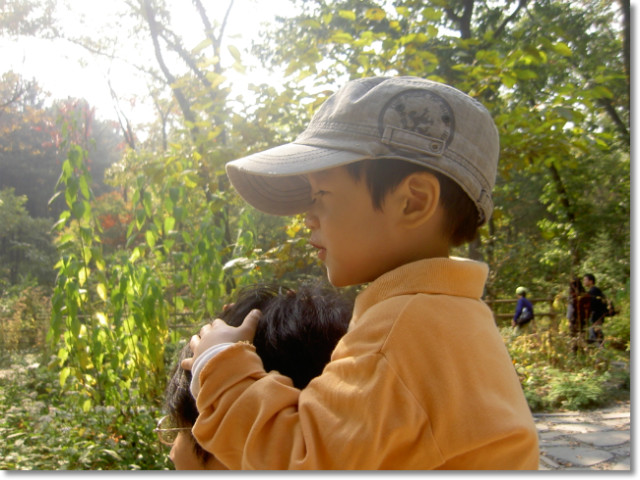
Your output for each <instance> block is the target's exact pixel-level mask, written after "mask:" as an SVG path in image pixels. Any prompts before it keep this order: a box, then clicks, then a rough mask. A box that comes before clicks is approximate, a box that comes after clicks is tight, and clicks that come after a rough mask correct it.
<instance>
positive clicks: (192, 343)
mask: <svg viewBox="0 0 640 480" xmlns="http://www.w3.org/2000/svg"><path fill="white" fill-rule="evenodd" d="M200 332H202V330H200ZM199 343H200V335H194V336H192V337H191V340H189V348H190V349H191V351H192V352H195V351H196V347H197V346H198V344H199Z"/></svg>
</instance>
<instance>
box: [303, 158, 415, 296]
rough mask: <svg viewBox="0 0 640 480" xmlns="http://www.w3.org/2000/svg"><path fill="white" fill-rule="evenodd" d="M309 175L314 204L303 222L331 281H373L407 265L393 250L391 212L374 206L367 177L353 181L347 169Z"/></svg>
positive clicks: (353, 282)
mask: <svg viewBox="0 0 640 480" xmlns="http://www.w3.org/2000/svg"><path fill="white" fill-rule="evenodd" d="M307 177H308V179H309V182H310V184H311V194H312V198H313V202H314V203H313V205H312V206H311V208H310V209H309V210H308V211H307V215H306V222H305V223H306V225H307V227H308V228H309V229H310V230H311V239H310V243H311V244H312V245H313V246H314V247H315V248H317V249H318V257H319V258H320V260H322V261H323V262H324V263H325V265H326V267H327V275H328V277H329V281H330V282H331V283H332V284H333V285H335V286H337V287H342V286H346V285H357V284H360V283H366V282H370V281H373V280H375V279H376V278H378V277H379V276H380V275H382V274H383V273H385V272H388V271H389V270H392V269H393V268H396V267H398V266H400V265H402V264H403V263H405V260H404V259H402V258H401V254H402V252H399V251H398V249H397V248H395V247H397V245H396V242H395V241H394V234H397V225H396V224H395V223H394V221H393V216H392V215H390V214H389V213H388V212H387V209H386V208H383V210H376V209H375V208H374V207H373V203H372V200H371V196H370V194H369V190H368V188H367V185H366V183H365V182H364V180H360V181H356V180H354V179H353V178H352V177H351V176H350V175H349V173H348V172H347V170H346V169H345V168H344V167H337V168H333V169H330V170H325V171H322V172H317V173H311V174H308V175H307ZM384 206H385V205H383V207H384Z"/></svg>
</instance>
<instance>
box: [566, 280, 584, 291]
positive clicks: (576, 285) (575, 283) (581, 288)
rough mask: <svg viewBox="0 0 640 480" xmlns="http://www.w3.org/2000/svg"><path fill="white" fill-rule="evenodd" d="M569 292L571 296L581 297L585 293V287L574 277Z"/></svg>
mask: <svg viewBox="0 0 640 480" xmlns="http://www.w3.org/2000/svg"><path fill="white" fill-rule="evenodd" d="M569 291H570V293H571V295H579V294H581V293H584V291H585V290H584V286H583V285H582V282H581V281H580V279H579V278H577V277H574V278H573V280H571V282H570V283H569Z"/></svg>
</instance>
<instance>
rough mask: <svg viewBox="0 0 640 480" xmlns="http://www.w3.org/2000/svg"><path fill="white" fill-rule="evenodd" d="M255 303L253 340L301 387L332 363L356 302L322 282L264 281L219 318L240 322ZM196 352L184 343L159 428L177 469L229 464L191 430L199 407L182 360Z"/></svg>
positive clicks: (274, 368)
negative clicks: (270, 283) (284, 283)
mask: <svg viewBox="0 0 640 480" xmlns="http://www.w3.org/2000/svg"><path fill="white" fill-rule="evenodd" d="M256 308H257V309H260V310H261V311H262V317H261V319H260V322H259V323H258V327H257V330H256V336H255V338H254V341H253V344H254V346H255V350H256V352H257V354H258V355H259V356H260V358H261V359H262V363H263V365H264V368H265V370H266V371H271V372H273V374H274V375H275V374H276V372H279V374H281V375H285V376H287V377H289V378H290V379H291V380H290V381H289V380H287V379H283V383H284V384H285V385H286V384H287V383H289V384H291V385H292V386H293V387H295V388H298V389H301V388H304V387H306V386H307V384H308V383H309V382H310V381H311V379H313V378H314V377H316V376H318V375H320V373H322V369H323V368H324V366H325V365H326V364H327V362H329V359H330V357H331V352H332V351H333V349H334V348H335V346H336V343H337V342H338V340H339V339H340V338H341V337H342V336H343V335H344V334H345V333H346V331H347V327H348V324H349V320H350V318H351V312H352V308H353V305H352V303H351V302H349V301H347V300H346V299H344V298H343V297H342V296H340V295H338V294H337V293H336V292H335V291H333V290H332V289H329V288H323V287H321V286H319V285H310V284H305V285H302V286H300V287H299V288H298V289H296V290H289V289H286V288H281V287H276V286H264V285H260V286H253V287H249V288H246V289H244V290H242V291H241V292H240V293H239V295H238V297H237V299H236V301H235V303H234V304H233V305H231V306H230V307H229V308H227V309H226V310H224V311H223V312H222V313H221V315H220V318H222V319H223V320H225V321H226V322H227V323H228V324H229V325H233V326H238V325H240V324H241V323H242V320H243V319H244V318H245V316H246V315H247V314H248V313H249V312H250V311H251V310H253V309H256ZM192 355H193V353H192V352H191V349H190V348H189V346H188V345H185V347H184V348H183V349H182V351H181V352H180V358H179V359H178V363H177V365H176V366H175V368H174V369H173V372H172V374H171V378H170V380H169V383H168V385H167V390H166V395H165V405H166V409H167V411H168V412H169V414H168V415H167V416H166V417H163V419H162V421H161V423H160V425H159V426H158V429H156V430H157V431H158V436H159V437H160V439H161V441H162V442H163V443H165V444H168V445H171V447H172V448H171V452H170V458H171V460H172V461H173V463H174V465H175V467H176V469H178V470H193V469H207V470H215V469H226V467H225V466H224V465H223V464H222V463H221V462H220V461H219V460H217V459H216V458H215V457H214V456H213V455H212V454H210V453H209V452H207V451H206V450H204V449H203V448H202V447H201V446H200V445H198V443H197V442H196V441H195V439H194V438H193V436H192V434H191V428H192V427H193V424H194V423H195V421H196V419H197V417H198V410H197V408H196V402H195V399H194V398H193V396H192V394H191V392H190V391H189V386H190V383H191V372H190V371H189V370H183V369H182V368H180V363H181V362H182V360H184V359H185V358H190V357H191V356H192Z"/></svg>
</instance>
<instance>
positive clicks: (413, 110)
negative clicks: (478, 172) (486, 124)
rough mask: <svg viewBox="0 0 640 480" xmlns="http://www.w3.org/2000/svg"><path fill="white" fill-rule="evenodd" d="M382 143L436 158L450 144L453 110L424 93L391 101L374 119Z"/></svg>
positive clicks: (413, 91)
mask: <svg viewBox="0 0 640 480" xmlns="http://www.w3.org/2000/svg"><path fill="white" fill-rule="evenodd" d="M378 128H379V130H380V135H381V136H382V139H381V141H382V143H384V144H386V145H389V147H392V148H400V149H403V150H413V151H417V152H420V153H424V154H426V155H429V156H440V155H442V154H443V153H444V151H445V150H446V148H447V147H448V146H449V144H450V143H451V141H452V140H453V135H454V133H455V118H454V115H453V109H452V108H451V106H450V105H449V104H448V103H447V101H446V100H445V99H444V98H442V97H441V96H440V95H438V94H436V93H433V92H430V91H428V90H424V89H411V90H405V91H403V92H400V93H398V94H397V95H395V96H394V97H392V98H391V99H390V100H389V101H388V102H387V103H386V104H385V105H384V107H383V108H382V110H381V112H380V116H379V118H378Z"/></svg>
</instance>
